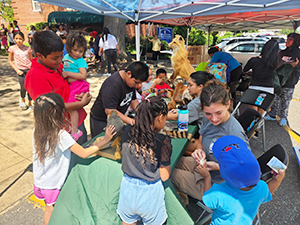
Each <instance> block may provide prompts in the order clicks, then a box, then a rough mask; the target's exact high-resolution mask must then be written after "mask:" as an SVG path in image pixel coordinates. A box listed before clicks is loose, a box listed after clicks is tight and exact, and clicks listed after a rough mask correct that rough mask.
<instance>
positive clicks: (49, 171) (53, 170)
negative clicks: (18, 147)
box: [33, 130, 76, 189]
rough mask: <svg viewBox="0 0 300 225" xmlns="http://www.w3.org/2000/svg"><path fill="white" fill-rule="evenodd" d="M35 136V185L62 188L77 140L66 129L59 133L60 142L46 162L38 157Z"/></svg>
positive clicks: (45, 187) (44, 187)
mask: <svg viewBox="0 0 300 225" xmlns="http://www.w3.org/2000/svg"><path fill="white" fill-rule="evenodd" d="M34 143H35V140H34V137H33V178H34V185H35V186H36V187H38V188H42V189H61V187H62V186H63V184H64V182H65V180H66V177H67V175H68V170H69V165H70V157H71V150H70V149H69V148H70V147H72V146H73V145H74V144H75V143H76V142H75V141H74V139H73V138H72V136H71V135H70V134H69V133H68V132H67V131H65V130H60V131H59V133H58V142H57V145H56V148H55V151H54V153H53V155H52V156H50V157H46V158H45V160H44V163H41V162H40V161H39V160H38V159H37V155H36V153H35V146H34Z"/></svg>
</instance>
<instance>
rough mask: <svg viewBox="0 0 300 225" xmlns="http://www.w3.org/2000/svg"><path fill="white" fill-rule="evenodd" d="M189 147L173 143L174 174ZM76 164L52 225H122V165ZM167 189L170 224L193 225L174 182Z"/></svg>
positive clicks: (108, 162)
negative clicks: (120, 207) (119, 206)
mask: <svg viewBox="0 0 300 225" xmlns="http://www.w3.org/2000/svg"><path fill="white" fill-rule="evenodd" d="M195 131H196V126H189V132H190V133H192V134H194V133H195ZM99 136H100V135H99ZM94 139H95V138H94ZM94 139H92V140H91V141H89V142H87V143H86V145H88V144H89V143H90V142H92V141H93V140H94ZM187 145H188V140H187V139H172V146H173V152H172V156H171V169H172V170H173V169H174V167H175V165H176V163H177V162H178V160H179V158H180V157H181V156H182V155H183V153H184V151H185V149H186V147H187ZM77 160H78V163H77V165H76V166H74V167H73V168H72V170H71V172H70V174H69V176H68V178H67V180H66V182H65V184H64V186H63V188H62V190H61V193H60V195H59V197H58V199H57V202H56V205H55V207H54V210H53V213H52V216H51V219H50V222H49V224H50V225H51V224H52V225H54V224H55V225H57V224H65V225H67V224H72V225H76V224H82V225H89V224H91V225H92V224H93V225H94V224H103V225H114V224H116V225H118V224H122V222H121V220H120V218H119V216H118V214H117V212H116V210H117V206H118V200H119V190H120V184H121V180H122V177H123V172H122V170H121V166H122V164H121V163H120V162H117V161H114V160H110V159H107V158H103V157H99V156H96V157H93V158H88V159H81V158H79V157H78V159H77ZM164 186H165V202H166V208H167V213H168V220H167V224H170V225H177V224H178V225H179V224H180V225H182V224H185V225H189V224H194V221H193V220H192V218H191V217H190V215H189V214H188V212H187V211H186V209H185V207H184V206H183V205H182V203H181V201H180V199H179V197H178V195H177V193H176V191H175V190H174V187H173V185H172V183H171V181H170V180H168V181H166V182H164Z"/></svg>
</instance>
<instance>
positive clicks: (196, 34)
mask: <svg viewBox="0 0 300 225" xmlns="http://www.w3.org/2000/svg"><path fill="white" fill-rule="evenodd" d="M204 35H205V32H204V31H202V30H197V29H195V28H193V27H191V30H190V34H189V45H205V43H206V39H207V38H206V37H205V36H204ZM210 43H212V42H210Z"/></svg>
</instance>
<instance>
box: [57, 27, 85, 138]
mask: <svg viewBox="0 0 300 225" xmlns="http://www.w3.org/2000/svg"><path fill="white" fill-rule="evenodd" d="M66 49H67V52H68V54H66V55H65V56H64V58H63V62H64V69H63V72H62V75H63V77H64V78H67V79H68V82H69V85H70V97H69V100H68V102H76V101H77V100H76V99H75V95H80V94H81V93H82V92H89V83H88V82H86V81H85V79H86V76H87V72H86V71H87V68H88V65H87V63H86V61H85V60H84V59H83V57H82V56H83V54H84V53H85V51H86V40H85V38H84V37H82V36H81V35H80V34H79V32H76V33H73V34H70V35H69V36H68V38H67V42H66ZM68 112H69V113H70V116H71V127H72V128H71V136H72V137H73V138H74V140H75V141H77V140H78V139H79V137H80V136H81V135H82V131H81V130H78V112H77V110H71V111H70V110H69V111H68Z"/></svg>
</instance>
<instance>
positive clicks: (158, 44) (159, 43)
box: [158, 41, 161, 52]
mask: <svg viewBox="0 0 300 225" xmlns="http://www.w3.org/2000/svg"><path fill="white" fill-rule="evenodd" d="M158 45H159V49H158V51H159V52H160V50H161V42H160V41H159V44H158Z"/></svg>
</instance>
